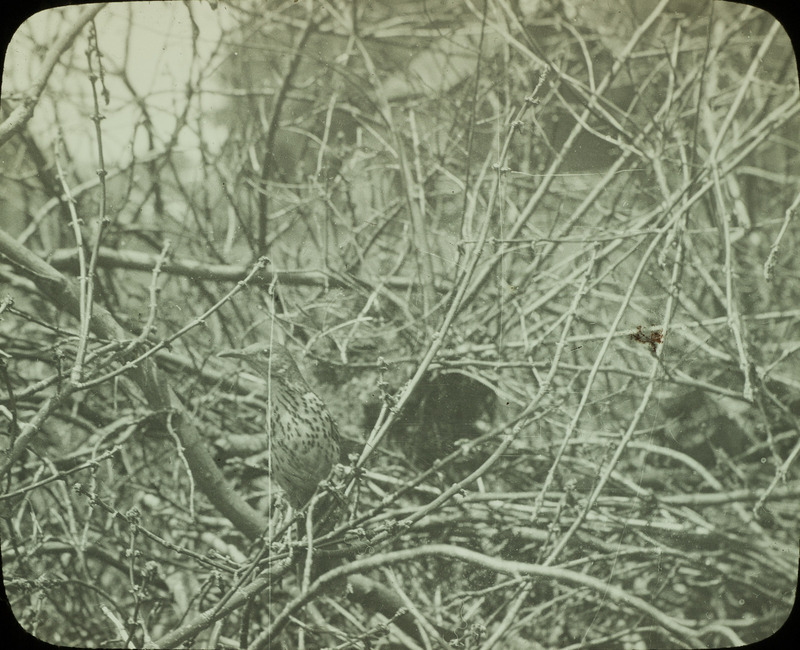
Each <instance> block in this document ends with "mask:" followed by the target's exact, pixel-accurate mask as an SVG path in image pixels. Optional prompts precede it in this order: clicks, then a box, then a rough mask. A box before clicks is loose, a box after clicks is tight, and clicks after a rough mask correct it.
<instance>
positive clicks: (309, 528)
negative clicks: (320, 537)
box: [300, 501, 314, 593]
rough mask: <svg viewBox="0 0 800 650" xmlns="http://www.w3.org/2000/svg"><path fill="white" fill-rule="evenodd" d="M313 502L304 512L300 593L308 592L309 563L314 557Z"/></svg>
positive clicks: (309, 579)
mask: <svg viewBox="0 0 800 650" xmlns="http://www.w3.org/2000/svg"><path fill="white" fill-rule="evenodd" d="M313 512H314V502H313V501H312V502H311V503H310V504H309V505H308V510H306V516H305V521H306V544H307V546H306V562H305V566H304V567H303V580H302V583H301V585H300V592H301V593H304V592H306V591H308V586H309V585H310V584H311V563H312V561H313V556H314V515H313Z"/></svg>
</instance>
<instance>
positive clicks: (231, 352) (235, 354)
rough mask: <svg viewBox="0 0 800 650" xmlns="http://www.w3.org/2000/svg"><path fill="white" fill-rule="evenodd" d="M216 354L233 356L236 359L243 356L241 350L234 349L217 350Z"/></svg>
mask: <svg viewBox="0 0 800 650" xmlns="http://www.w3.org/2000/svg"><path fill="white" fill-rule="evenodd" d="M217 356H218V357H234V358H237V359H241V358H242V357H244V355H243V354H242V351H241V350H234V349H230V350H223V351H222V352H218V353H217Z"/></svg>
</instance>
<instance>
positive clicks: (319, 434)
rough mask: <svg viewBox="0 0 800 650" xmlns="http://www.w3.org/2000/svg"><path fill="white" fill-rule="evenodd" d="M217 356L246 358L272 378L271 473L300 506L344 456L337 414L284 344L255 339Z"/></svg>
mask: <svg viewBox="0 0 800 650" xmlns="http://www.w3.org/2000/svg"><path fill="white" fill-rule="evenodd" d="M217 356H220V357H235V358H238V359H242V360H244V362H245V363H247V364H248V365H249V366H250V367H251V368H252V369H253V370H255V371H256V372H257V373H258V374H259V375H261V377H263V378H264V380H265V381H266V382H267V395H268V396H267V430H266V434H267V436H268V440H269V441H270V446H271V450H270V473H271V476H272V478H273V479H274V480H275V481H276V482H277V483H278V485H279V486H280V487H282V488H283V489H284V491H285V492H286V499H287V500H288V501H289V504H290V505H291V506H292V508H294V509H295V510H299V509H301V508H302V507H303V506H304V505H306V503H308V501H309V500H310V499H311V497H312V496H314V492H315V491H316V489H317V486H318V485H319V483H320V481H323V480H325V479H326V478H328V475H329V474H330V472H331V468H332V467H333V465H334V464H335V463H336V462H337V461H338V460H339V431H338V429H337V428H336V423H335V422H334V421H333V417H332V416H331V414H330V412H329V411H328V408H327V407H326V406H325V403H324V402H323V401H322V400H321V399H320V398H319V396H318V395H317V394H316V393H315V392H314V391H313V390H311V387H310V386H309V385H308V384H307V383H306V381H305V379H303V375H301V374H300V370H299V369H298V367H297V364H295V362H294V359H292V357H291V355H290V354H289V352H288V351H287V350H286V348H284V347H283V346H282V345H280V344H278V343H271V344H270V343H254V344H253V345H249V346H247V347H246V348H243V349H241V350H225V351H224V352H220V353H219V354H218V355H217Z"/></svg>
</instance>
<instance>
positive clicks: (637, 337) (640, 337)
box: [631, 325, 664, 354]
mask: <svg viewBox="0 0 800 650" xmlns="http://www.w3.org/2000/svg"><path fill="white" fill-rule="evenodd" d="M631 339H633V340H634V341H638V342H639V343H646V344H647V345H649V346H650V350H652V352H653V354H655V353H656V346H657V345H658V344H659V343H663V342H664V330H660V329H657V330H656V329H651V330H650V333H649V334H648V333H645V332H644V331H643V330H642V326H641V325H637V326H636V331H635V332H634V333H633V334H631Z"/></svg>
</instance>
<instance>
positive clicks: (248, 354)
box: [217, 342, 304, 383]
mask: <svg viewBox="0 0 800 650" xmlns="http://www.w3.org/2000/svg"><path fill="white" fill-rule="evenodd" d="M217 356H218V357H233V358H235V359H242V360H243V361H244V362H245V363H246V364H247V365H248V366H250V367H251V368H252V369H253V370H255V371H256V372H258V374H259V375H261V376H262V377H263V378H264V379H266V380H269V379H277V380H279V381H283V382H290V383H294V382H298V381H299V382H303V381H304V380H303V376H302V374H300V370H299V369H298V368H297V364H295V362H294V359H292V356H291V355H290V354H289V352H288V350H287V349H286V348H285V347H283V346H282V345H280V344H279V343H272V344H270V343H266V342H261V343H253V344H252V345H248V346H247V347H246V348H241V349H234V350H223V351H222V352H220V353H219V354H217Z"/></svg>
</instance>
